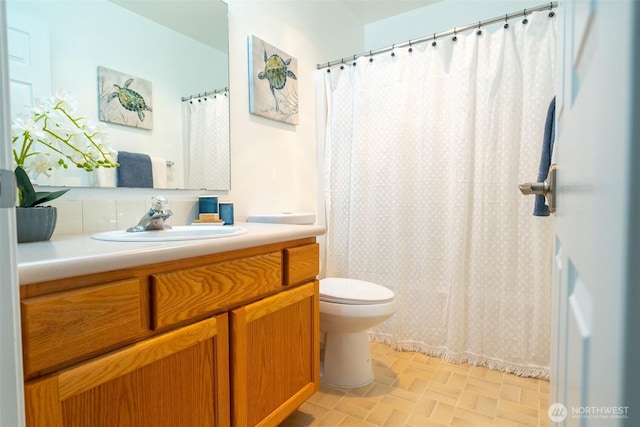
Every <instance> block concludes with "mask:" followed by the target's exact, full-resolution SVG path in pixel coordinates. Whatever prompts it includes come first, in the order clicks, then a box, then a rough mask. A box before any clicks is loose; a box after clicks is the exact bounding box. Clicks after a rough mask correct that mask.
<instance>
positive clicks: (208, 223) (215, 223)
mask: <svg viewBox="0 0 640 427" xmlns="http://www.w3.org/2000/svg"><path fill="white" fill-rule="evenodd" d="M191 225H224V221H216V222H192V223H191Z"/></svg>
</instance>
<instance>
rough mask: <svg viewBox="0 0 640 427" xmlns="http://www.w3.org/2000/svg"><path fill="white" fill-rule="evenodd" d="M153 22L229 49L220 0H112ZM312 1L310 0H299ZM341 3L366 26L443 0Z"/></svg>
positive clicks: (224, 9)
mask: <svg viewBox="0 0 640 427" xmlns="http://www.w3.org/2000/svg"><path fill="white" fill-rule="evenodd" d="M109 1H111V2H112V3H115V4H117V5H119V6H122V7H124V8H126V9H129V10H130V11H132V12H134V13H137V14H138V15H142V16H144V17H146V18H148V19H150V20H152V21H154V22H157V23H159V24H161V25H164V26H166V27H169V28H171V29H173V30H175V31H177V32H180V33H182V34H184V35H186V36H188V37H191V38H193V39H196V40H198V41H201V42H202V43H205V44H207V45H210V46H212V47H213V48H215V49H217V50H220V51H222V52H227V50H228V33H227V5H226V4H225V3H223V2H222V1H221V0H174V1H160V0H143V1H141V0H109ZM298 1H309V0H298ZM332 1H335V2H338V3H342V4H343V5H344V6H345V7H346V8H347V9H349V10H350V11H351V12H352V13H353V14H354V15H355V16H356V17H357V18H358V19H359V20H360V22H361V23H362V24H363V25H365V24H369V23H371V22H375V21H379V20H381V19H384V18H388V17H390V16H394V15H398V14H400V13H404V12H408V11H410V10H414V9H418V8H421V7H424V6H428V5H430V4H433V3H436V2H438V1H441V0H409V1H402V0H401V1H396V0H332Z"/></svg>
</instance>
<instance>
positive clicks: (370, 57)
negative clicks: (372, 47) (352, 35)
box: [369, 51, 373, 62]
mask: <svg viewBox="0 0 640 427" xmlns="http://www.w3.org/2000/svg"><path fill="white" fill-rule="evenodd" d="M369 62H373V53H371V51H369Z"/></svg>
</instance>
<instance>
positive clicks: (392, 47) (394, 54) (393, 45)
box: [391, 44, 396, 56]
mask: <svg viewBox="0 0 640 427" xmlns="http://www.w3.org/2000/svg"><path fill="white" fill-rule="evenodd" d="M395 48H396V45H395V44H392V45H391V56H396V53H395V52H394V51H393V49H395Z"/></svg>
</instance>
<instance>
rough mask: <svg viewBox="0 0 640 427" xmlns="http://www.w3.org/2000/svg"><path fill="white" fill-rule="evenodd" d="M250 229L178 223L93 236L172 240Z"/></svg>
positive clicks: (228, 235) (140, 239) (116, 238)
mask: <svg viewBox="0 0 640 427" xmlns="http://www.w3.org/2000/svg"><path fill="white" fill-rule="evenodd" d="M247 231H248V230H247V229H246V228H243V227H232V226H228V225H227V226H216V225H200V226H192V225H177V226H173V228H171V229H169V230H154V231H141V232H137V233H129V232H127V231H125V230H115V231H105V232H102V233H96V234H94V235H92V236H91V238H92V239H96V240H109V241H112V242H170V241H175V240H203V239H218V238H222V237H231V236H238V235H240V234H244V233H246V232H247Z"/></svg>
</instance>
